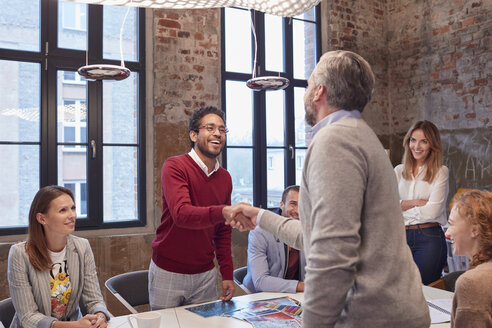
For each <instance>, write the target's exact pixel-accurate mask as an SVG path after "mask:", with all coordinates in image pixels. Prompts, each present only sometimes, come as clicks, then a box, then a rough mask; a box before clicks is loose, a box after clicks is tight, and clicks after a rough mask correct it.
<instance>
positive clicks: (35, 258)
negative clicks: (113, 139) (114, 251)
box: [8, 186, 110, 328]
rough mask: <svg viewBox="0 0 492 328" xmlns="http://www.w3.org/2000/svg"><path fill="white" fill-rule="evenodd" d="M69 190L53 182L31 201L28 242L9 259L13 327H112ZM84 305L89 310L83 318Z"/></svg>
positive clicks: (19, 245)
mask: <svg viewBox="0 0 492 328" xmlns="http://www.w3.org/2000/svg"><path fill="white" fill-rule="evenodd" d="M76 216H77V215H76V211H75V204H74V199H73V194H72V192H71V191H70V190H69V189H66V188H63V187H59V186H48V187H44V188H42V189H40V190H39V191H38V192H37V194H36V196H35V197H34V199H33V201H32V203H31V209H30V210H29V227H28V237H27V241H26V242H22V243H19V244H16V245H13V246H12V247H11V249H10V253H9V260H8V280H9V288H10V295H11V297H12V301H13V303H14V307H15V312H16V313H15V316H14V319H13V320H12V324H11V325H10V328H17V327H23V328H97V327H99V328H106V327H107V323H106V320H107V319H109V315H110V314H109V312H108V310H107V309H106V305H105V304H104V300H103V298H102V295H101V291H100V288H99V282H98V280H97V273H96V265H95V262H94V256H93V254H92V250H91V247H90V245H89V242H88V241H87V240H86V239H83V238H78V237H75V236H72V235H71V234H72V232H73V231H74V228H75V219H76ZM79 304H80V305H81V306H83V307H84V308H85V310H86V312H87V313H89V314H87V315H86V316H84V317H82V316H81V312H80V308H79Z"/></svg>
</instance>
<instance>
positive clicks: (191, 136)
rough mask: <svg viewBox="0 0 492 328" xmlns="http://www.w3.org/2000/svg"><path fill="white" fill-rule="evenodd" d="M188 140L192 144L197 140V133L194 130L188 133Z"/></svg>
mask: <svg viewBox="0 0 492 328" xmlns="http://www.w3.org/2000/svg"><path fill="white" fill-rule="evenodd" d="M190 139H191V141H193V142H196V141H197V140H198V133H197V132H196V131H195V130H191V131H190Z"/></svg>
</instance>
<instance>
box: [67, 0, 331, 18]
mask: <svg viewBox="0 0 492 328" xmlns="http://www.w3.org/2000/svg"><path fill="white" fill-rule="evenodd" d="M68 1H75V2H85V3H88V4H96V5H114V6H132V7H146V8H167V9H193V8H219V7H243V8H250V9H254V10H257V11H261V12H264V13H267V14H272V15H277V16H284V17H292V16H296V15H300V14H303V13H305V12H306V11H308V10H309V9H311V8H313V7H314V6H316V5H317V4H318V3H320V1H321V0H68Z"/></svg>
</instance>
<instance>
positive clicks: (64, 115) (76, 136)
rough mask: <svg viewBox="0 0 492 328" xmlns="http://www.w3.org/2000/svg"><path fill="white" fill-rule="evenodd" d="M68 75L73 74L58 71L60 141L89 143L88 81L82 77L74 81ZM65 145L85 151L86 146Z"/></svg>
mask: <svg viewBox="0 0 492 328" xmlns="http://www.w3.org/2000/svg"><path fill="white" fill-rule="evenodd" d="M67 76H71V75H70V74H67V72H66V71H58V85H57V87H58V88H57V98H58V106H57V109H58V110H57V133H58V142H64V143H87V106H86V93H87V82H86V81H85V80H84V79H82V80H79V81H78V82H77V83H74V81H73V80H70V79H68V80H67V79H66V77H67ZM75 76H78V74H76V75H75ZM64 147H65V149H64V150H65V151H68V150H76V151H85V147H84V146H80V145H76V146H64Z"/></svg>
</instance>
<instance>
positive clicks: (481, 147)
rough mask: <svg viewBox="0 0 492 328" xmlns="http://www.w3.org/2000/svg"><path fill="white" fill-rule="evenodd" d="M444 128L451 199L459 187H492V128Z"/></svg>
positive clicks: (444, 147)
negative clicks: (445, 129)
mask: <svg viewBox="0 0 492 328" xmlns="http://www.w3.org/2000/svg"><path fill="white" fill-rule="evenodd" d="M440 132H441V141H442V146H443V153H444V154H443V155H444V165H446V166H447V167H448V168H449V198H448V203H449V201H450V200H451V199H452V197H453V196H454V194H455V193H456V191H457V190H458V189H459V188H478V189H487V190H492V128H481V129H462V130H448V131H440Z"/></svg>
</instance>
